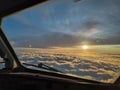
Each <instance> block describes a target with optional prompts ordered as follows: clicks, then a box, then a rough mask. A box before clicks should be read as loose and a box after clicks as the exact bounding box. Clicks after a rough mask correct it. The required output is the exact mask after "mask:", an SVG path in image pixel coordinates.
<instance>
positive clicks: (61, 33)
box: [2, 0, 120, 47]
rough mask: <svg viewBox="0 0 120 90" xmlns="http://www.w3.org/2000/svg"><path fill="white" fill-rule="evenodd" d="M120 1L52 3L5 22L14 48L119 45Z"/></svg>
mask: <svg viewBox="0 0 120 90" xmlns="http://www.w3.org/2000/svg"><path fill="white" fill-rule="evenodd" d="M119 16H120V0H82V1H79V2H74V0H51V1H49V2H46V3H44V4H40V5H38V6H36V7H32V8H29V9H28V10H24V11H22V12H19V13H16V14H14V15H11V16H9V17H6V18H5V19H4V20H3V25H2V27H3V29H4V30H5V33H6V34H7V36H8V38H9V39H10V41H11V42H12V43H13V44H14V46H20V47H27V46H28V45H32V46H33V47H71V46H77V45H81V44H93V45H94V44H120V40H119V38H120V17H119Z"/></svg>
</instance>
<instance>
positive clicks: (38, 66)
mask: <svg viewBox="0 0 120 90" xmlns="http://www.w3.org/2000/svg"><path fill="white" fill-rule="evenodd" d="M22 64H24V65H27V66H33V67H37V68H42V69H46V70H50V71H55V72H61V73H64V72H62V71H60V70H57V69H55V68H52V67H50V66H48V65H45V64H44V63H39V64H38V65H34V64H28V63H22Z"/></svg>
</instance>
